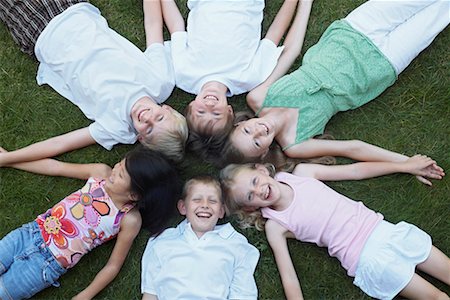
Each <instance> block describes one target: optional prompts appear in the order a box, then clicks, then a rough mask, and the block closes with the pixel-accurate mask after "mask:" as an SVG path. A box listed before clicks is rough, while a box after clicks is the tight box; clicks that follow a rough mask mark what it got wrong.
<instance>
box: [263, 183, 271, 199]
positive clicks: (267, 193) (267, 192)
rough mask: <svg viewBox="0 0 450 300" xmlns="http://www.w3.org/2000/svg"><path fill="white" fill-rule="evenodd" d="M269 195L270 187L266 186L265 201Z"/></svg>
mask: <svg viewBox="0 0 450 300" xmlns="http://www.w3.org/2000/svg"><path fill="white" fill-rule="evenodd" d="M269 194H270V187H269V186H268V187H267V190H266V194H265V196H264V197H265V199H267V198H269Z"/></svg>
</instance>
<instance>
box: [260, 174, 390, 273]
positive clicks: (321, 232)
mask: <svg viewBox="0 0 450 300" xmlns="http://www.w3.org/2000/svg"><path fill="white" fill-rule="evenodd" d="M275 179H276V180H278V181H279V182H283V183H285V184H287V185H289V186H290V187H292V189H293V190H294V199H293V201H292V203H291V204H290V205H289V207H288V208H286V209H285V210H283V211H275V210H273V209H271V208H268V207H265V208H263V209H261V212H262V215H263V217H265V218H268V219H273V220H274V221H276V222H278V223H279V224H281V225H282V226H283V227H285V228H286V229H288V230H289V231H291V232H292V233H293V234H294V235H295V237H296V239H298V240H300V241H303V242H310V243H315V244H317V245H318V246H320V247H328V253H329V254H330V256H334V257H336V258H337V259H339V261H340V262H341V264H342V266H343V267H344V268H345V269H346V270H347V274H348V275H349V276H355V270H356V267H357V265H358V261H359V256H360V254H361V251H362V248H363V246H364V244H365V243H366V240H367V238H368V237H369V235H370V234H371V233H372V231H373V229H374V228H375V226H376V225H377V224H378V223H379V222H380V221H381V220H382V219H383V215H382V214H380V213H377V212H375V211H373V210H371V209H368V208H367V207H366V206H364V204H363V203H362V202H356V201H353V200H351V199H349V198H347V197H345V196H343V195H341V194H339V193H337V192H335V191H334V190H332V189H331V188H329V187H328V186H327V185H325V184H324V183H322V182H320V181H318V180H316V179H314V178H305V177H298V176H295V175H292V174H289V173H283V172H281V173H278V174H277V175H276V176H275Z"/></svg>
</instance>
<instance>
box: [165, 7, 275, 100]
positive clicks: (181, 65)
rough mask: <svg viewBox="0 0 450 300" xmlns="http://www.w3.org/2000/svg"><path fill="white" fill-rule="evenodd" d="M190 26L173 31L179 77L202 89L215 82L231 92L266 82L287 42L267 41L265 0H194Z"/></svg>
mask: <svg viewBox="0 0 450 300" xmlns="http://www.w3.org/2000/svg"><path fill="white" fill-rule="evenodd" d="M187 5H188V7H189V9H190V11H189V16H188V19H187V31H177V32H175V33H173V34H172V36H171V41H170V43H169V42H167V43H166V45H170V51H171V53H172V60H173V66H174V70H175V81H176V84H177V86H178V87H179V88H181V89H182V90H184V91H186V92H188V93H192V94H198V93H199V92H200V90H201V88H202V86H203V85H204V84H205V83H207V82H209V81H218V82H221V83H222V84H224V85H225V86H227V87H228V90H229V91H228V94H227V96H232V95H238V94H242V93H245V92H248V91H250V90H252V89H253V88H255V87H256V86H258V85H260V84H261V83H262V82H264V80H266V79H267V77H268V76H269V75H270V73H272V71H273V69H274V68H275V66H276V65H277V62H278V58H279V57H280V55H281V52H282V51H283V46H281V47H277V45H275V44H274V43H273V42H272V41H271V40H269V39H262V40H261V22H262V19H263V9H264V0H220V1H217V0H213V1H211V0H189V1H188V2H187Z"/></svg>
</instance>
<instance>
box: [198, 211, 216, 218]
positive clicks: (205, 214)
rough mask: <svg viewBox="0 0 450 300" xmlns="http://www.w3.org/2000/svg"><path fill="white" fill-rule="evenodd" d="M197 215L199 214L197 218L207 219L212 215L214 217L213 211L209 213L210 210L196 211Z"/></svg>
mask: <svg viewBox="0 0 450 300" xmlns="http://www.w3.org/2000/svg"><path fill="white" fill-rule="evenodd" d="M195 215H196V216H197V218H206V219H208V218H211V217H212V214H211V213H209V212H203V211H201V212H198V213H196V214H195Z"/></svg>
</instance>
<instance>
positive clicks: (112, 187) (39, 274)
mask: <svg viewBox="0 0 450 300" xmlns="http://www.w3.org/2000/svg"><path fill="white" fill-rule="evenodd" d="M0 152H5V150H4V149H2V148H1V147H0ZM10 167H14V168H17V169H22V170H26V171H30V172H35V173H40V174H45V175H52V176H66V177H73V178H78V179H88V181H87V182H86V184H85V185H84V186H83V187H82V188H81V189H79V190H77V191H75V192H73V193H71V194H70V195H68V196H66V197H65V198H64V199H62V200H61V201H59V202H57V203H56V204H55V205H53V207H52V208H50V209H49V210H48V211H46V212H44V213H43V214H40V215H39V216H38V217H37V218H36V219H35V220H34V221H32V222H29V223H27V224H25V225H23V226H22V227H19V228H17V229H15V230H13V231H11V232H10V233H9V234H7V235H6V236H4V237H3V238H2V239H1V240H0V282H1V284H0V299H23V298H30V297H32V296H33V295H34V294H36V293H37V292H39V291H41V290H43V289H44V288H47V287H49V286H51V285H53V286H59V283H58V281H57V280H58V278H59V277H60V276H61V275H63V274H64V273H65V272H66V271H67V270H68V269H70V268H71V267H73V266H74V265H75V264H77V263H78V261H79V260H80V258H81V257H82V256H84V255H85V254H86V253H88V252H89V251H90V250H92V249H93V248H95V247H97V246H99V245H102V244H103V243H105V242H107V241H109V240H111V239H113V238H115V237H117V240H116V243H115V246H114V249H113V251H112V252H111V256H110V258H109V260H108V262H107V263H106V265H105V266H104V267H103V268H102V269H101V270H100V271H99V272H98V274H97V275H96V276H95V278H93V280H92V282H91V283H90V284H89V285H88V286H87V287H86V288H84V289H83V290H81V291H80V292H79V294H78V295H76V296H75V297H73V298H72V299H91V298H93V297H94V296H95V295H96V294H98V293H99V292H100V291H101V290H102V289H104V288H105V287H106V286H107V285H108V284H109V283H110V282H111V281H112V280H113V279H114V278H115V277H116V276H117V275H118V273H119V271H120V269H121V267H122V265H123V264H124V262H125V259H126V257H127V255H128V252H129V250H130V248H131V246H132V243H133V241H134V239H135V237H136V236H137V234H138V232H139V230H140V228H141V226H142V227H144V228H146V229H148V230H149V231H150V234H151V235H158V234H159V233H161V232H162V231H163V230H164V229H165V227H166V225H167V222H168V220H169V219H170V217H171V216H172V214H173V213H174V212H175V207H176V206H175V202H176V201H177V200H178V196H179V192H180V190H181V186H180V184H179V180H178V175H177V171H176V169H175V167H174V166H173V165H172V164H170V163H169V162H168V161H167V160H166V159H164V158H163V157H162V156H161V154H159V153H158V152H155V151H152V150H148V149H145V148H143V147H140V148H138V149H135V150H133V151H131V152H129V153H128V154H127V155H126V156H125V158H124V159H123V160H121V161H120V162H119V163H117V164H116V165H115V166H114V168H113V169H111V168H110V167H109V166H107V165H104V164H69V163H63V162H59V161H56V160H53V159H43V160H38V161H33V162H27V163H19V164H14V165H10Z"/></svg>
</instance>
